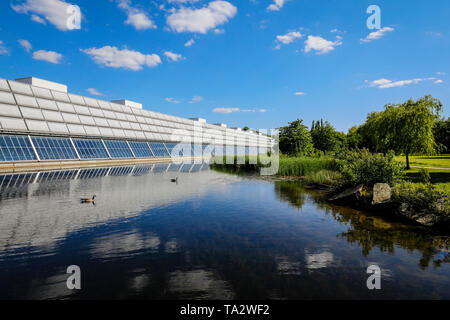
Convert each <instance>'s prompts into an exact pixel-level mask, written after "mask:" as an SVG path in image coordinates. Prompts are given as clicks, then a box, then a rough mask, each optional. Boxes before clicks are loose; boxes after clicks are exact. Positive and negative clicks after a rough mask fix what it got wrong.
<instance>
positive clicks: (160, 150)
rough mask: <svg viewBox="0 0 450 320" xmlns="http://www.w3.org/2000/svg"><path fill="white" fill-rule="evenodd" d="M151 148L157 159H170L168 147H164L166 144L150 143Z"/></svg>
mask: <svg viewBox="0 0 450 320" xmlns="http://www.w3.org/2000/svg"><path fill="white" fill-rule="evenodd" d="M149 145H150V148H151V149H152V151H153V154H154V155H155V157H157V158H168V157H170V155H169V153H168V152H167V149H166V147H165V146H164V143H160V142H149Z"/></svg>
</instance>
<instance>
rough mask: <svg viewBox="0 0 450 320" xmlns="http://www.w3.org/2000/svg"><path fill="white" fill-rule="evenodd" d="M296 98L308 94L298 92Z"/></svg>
mask: <svg viewBox="0 0 450 320" xmlns="http://www.w3.org/2000/svg"><path fill="white" fill-rule="evenodd" d="M294 94H295V95H296V96H304V95H305V94H306V93H304V92H296V93H294Z"/></svg>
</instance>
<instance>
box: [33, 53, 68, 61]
mask: <svg viewBox="0 0 450 320" xmlns="http://www.w3.org/2000/svg"><path fill="white" fill-rule="evenodd" d="M62 57H63V56H62V54H60V53H58V52H55V51H46V50H39V51H35V52H33V59H34V60H41V61H47V62H50V63H54V64H59V63H60V62H61V59H62Z"/></svg>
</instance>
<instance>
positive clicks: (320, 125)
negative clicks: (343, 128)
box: [311, 120, 340, 152]
mask: <svg viewBox="0 0 450 320" xmlns="http://www.w3.org/2000/svg"><path fill="white" fill-rule="evenodd" d="M311 137H312V141H313V145H314V148H316V149H317V150H321V151H324V152H327V151H334V150H337V149H338V148H339V147H340V145H339V142H340V141H339V140H340V139H338V133H337V131H336V130H335V129H334V128H333V126H332V125H331V124H330V123H329V122H328V121H325V122H323V120H320V121H313V122H312V126H311Z"/></svg>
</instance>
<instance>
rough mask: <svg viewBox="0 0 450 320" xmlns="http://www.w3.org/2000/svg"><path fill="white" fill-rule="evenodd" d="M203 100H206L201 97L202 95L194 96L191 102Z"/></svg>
mask: <svg viewBox="0 0 450 320" xmlns="http://www.w3.org/2000/svg"><path fill="white" fill-rule="evenodd" d="M203 100H204V99H203V97H201V96H194V97H193V98H192V100H191V101H189V103H197V102H202V101H203Z"/></svg>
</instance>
